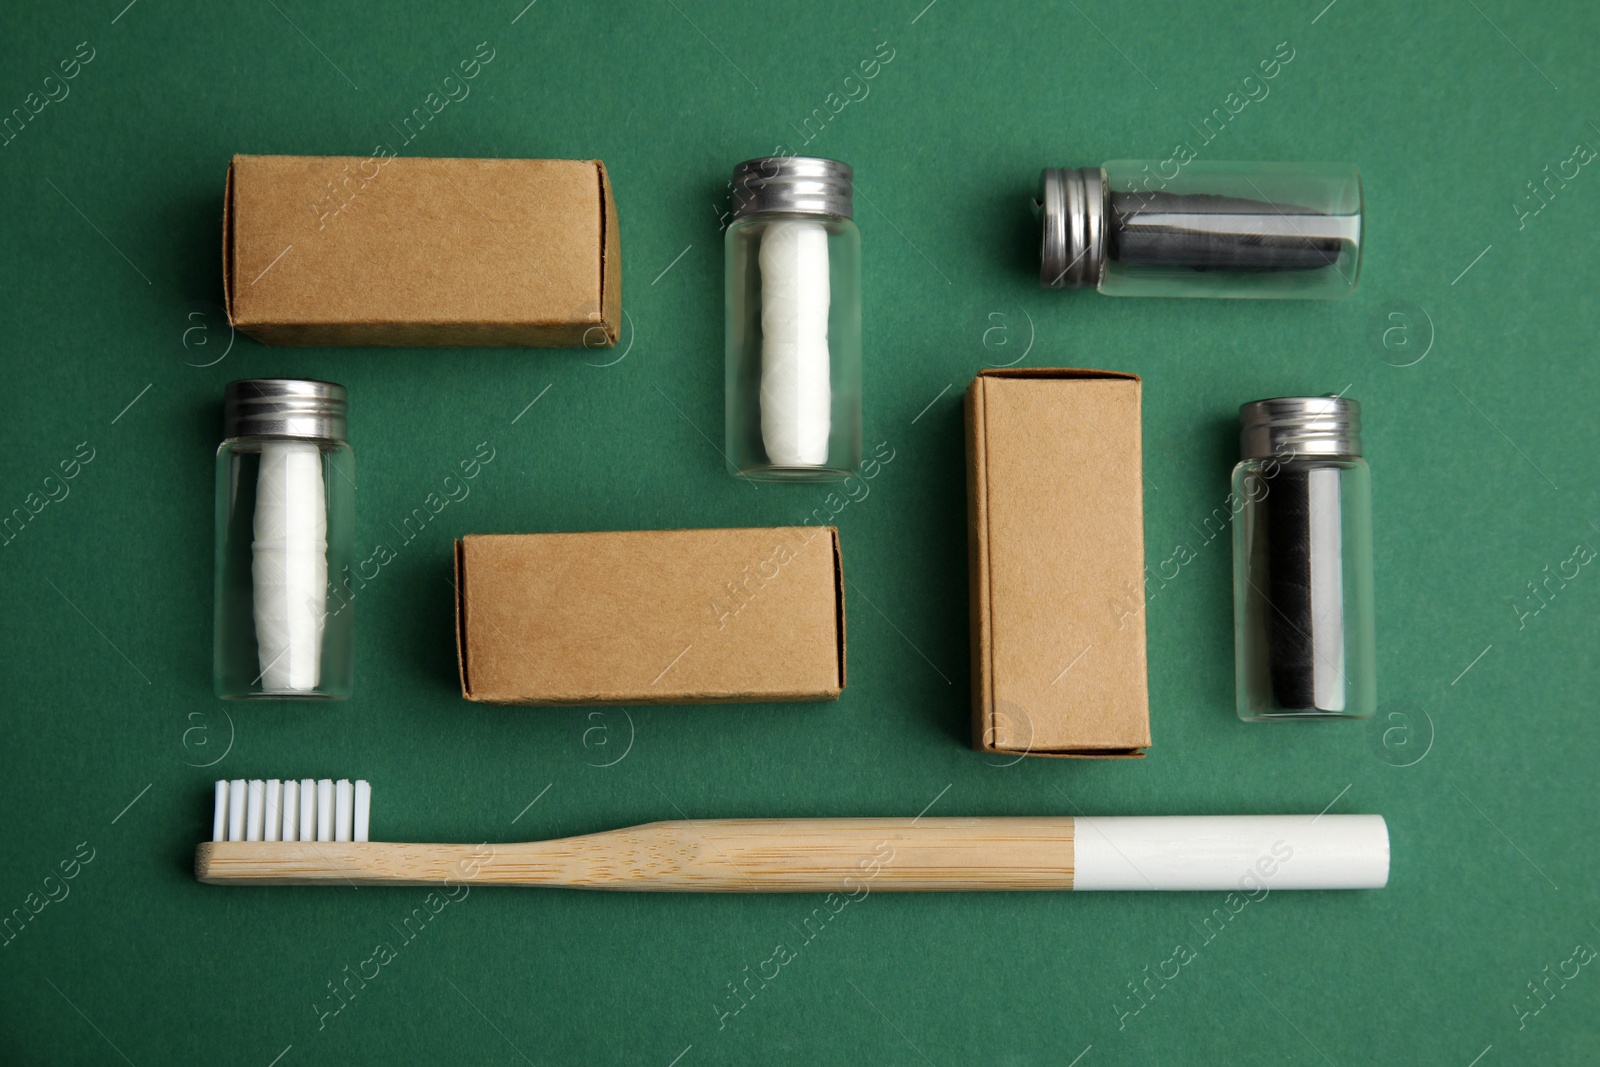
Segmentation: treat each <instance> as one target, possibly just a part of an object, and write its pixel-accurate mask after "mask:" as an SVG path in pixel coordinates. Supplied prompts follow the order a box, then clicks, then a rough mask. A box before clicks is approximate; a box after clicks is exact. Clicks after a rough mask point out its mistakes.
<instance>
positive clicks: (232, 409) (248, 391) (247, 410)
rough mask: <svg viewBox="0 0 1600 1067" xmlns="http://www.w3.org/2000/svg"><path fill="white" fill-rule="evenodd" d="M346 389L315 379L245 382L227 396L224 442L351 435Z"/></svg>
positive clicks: (230, 387) (234, 385) (234, 384)
mask: <svg viewBox="0 0 1600 1067" xmlns="http://www.w3.org/2000/svg"><path fill="white" fill-rule="evenodd" d="M347 410H348V405H347V404H346V402H345V392H344V386H342V385H336V384H335V383H333V382H321V381H317V380H315V379H312V378H245V379H242V380H240V381H236V382H229V383H228V386H227V389H226V390H225V391H224V392H223V394H222V436H223V437H316V438H333V439H336V440H340V441H342V440H344V438H345V435H346V433H348V425H347V419H346V414H347Z"/></svg>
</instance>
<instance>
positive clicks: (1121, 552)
mask: <svg viewBox="0 0 1600 1067" xmlns="http://www.w3.org/2000/svg"><path fill="white" fill-rule="evenodd" d="M966 414H967V487H968V550H969V553H970V565H971V572H970V578H971V611H972V620H971V626H972V686H973V700H972V709H973V745H974V747H976V748H978V749H979V750H980V751H985V752H1001V753H1011V754H1015V755H1019V756H1020V755H1031V756H1076V757H1101V758H1105V757H1138V756H1143V755H1144V750H1145V749H1146V748H1148V747H1149V745H1150V709H1149V693H1148V687H1147V682H1146V677H1145V625H1144V496H1143V492H1142V484H1143V483H1142V477H1141V470H1140V433H1139V379H1138V377H1137V376H1135V375H1132V374H1121V373H1117V372H1114V371H1097V370H1068V369H1060V370H1049V369H1040V370H990V371H984V372H983V373H981V374H979V375H978V377H977V378H976V379H974V380H973V382H972V385H971V386H970V387H969V388H968V389H967V398H966Z"/></svg>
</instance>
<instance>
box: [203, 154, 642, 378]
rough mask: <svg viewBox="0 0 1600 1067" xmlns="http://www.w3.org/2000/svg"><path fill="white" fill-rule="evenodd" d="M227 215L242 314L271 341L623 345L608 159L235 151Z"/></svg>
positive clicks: (238, 323) (231, 284) (232, 280)
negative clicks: (243, 153)
mask: <svg viewBox="0 0 1600 1067" xmlns="http://www.w3.org/2000/svg"><path fill="white" fill-rule="evenodd" d="M223 214H224V219H223V249H222V271H223V284H224V287H225V290H226V294H227V302H228V318H229V321H230V322H232V324H233V325H234V327H235V328H236V329H238V330H239V331H240V332H241V333H244V334H247V335H249V336H251V337H254V338H255V339H256V340H258V341H261V342H262V343H264V344H272V345H407V346H410V345H450V346H466V345H526V346H534V347H546V348H549V347H579V346H585V347H590V348H596V347H605V346H609V345H611V344H613V343H614V342H615V341H616V339H617V329H618V322H619V320H620V318H621V313H622V269H621V246H620V242H619V240H618V234H617V209H616V205H615V204H614V203H613V202H612V199H611V184H610V182H609V181H608V180H607V178H606V168H605V165H604V164H602V163H601V162H600V161H599V160H574V159H412V158H401V157H395V156H393V155H377V156H371V157H366V158H363V157H360V156H234V157H233V164H232V166H230V167H229V168H228V184H227V189H226V192H225V194H224V206H223Z"/></svg>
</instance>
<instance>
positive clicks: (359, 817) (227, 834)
mask: <svg viewBox="0 0 1600 1067" xmlns="http://www.w3.org/2000/svg"><path fill="white" fill-rule="evenodd" d="M212 804H213V808H212V812H211V840H213V841H280V840H281V841H328V842H333V841H366V840H369V838H368V836H367V835H368V832H369V830H370V828H371V823H372V784H371V783H370V782H368V781H366V780H365V779H356V780H354V781H352V780H351V779H349V778H340V779H339V780H338V781H337V782H335V781H334V780H333V779H331V778H322V779H315V778H303V779H301V780H300V781H298V782H297V781H295V780H294V779H293V778H250V779H244V778H233V779H227V778H222V779H218V780H217V782H216V785H215V787H214V789H213V800H212Z"/></svg>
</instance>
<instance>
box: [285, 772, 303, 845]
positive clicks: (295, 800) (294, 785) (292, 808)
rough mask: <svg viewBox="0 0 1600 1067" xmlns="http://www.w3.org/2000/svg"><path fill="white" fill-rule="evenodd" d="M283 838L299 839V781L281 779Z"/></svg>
mask: <svg viewBox="0 0 1600 1067" xmlns="http://www.w3.org/2000/svg"><path fill="white" fill-rule="evenodd" d="M283 840H285V841H298V840H300V783H299V782H296V781H295V780H294V779H293V778H285V779H284V780H283Z"/></svg>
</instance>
